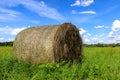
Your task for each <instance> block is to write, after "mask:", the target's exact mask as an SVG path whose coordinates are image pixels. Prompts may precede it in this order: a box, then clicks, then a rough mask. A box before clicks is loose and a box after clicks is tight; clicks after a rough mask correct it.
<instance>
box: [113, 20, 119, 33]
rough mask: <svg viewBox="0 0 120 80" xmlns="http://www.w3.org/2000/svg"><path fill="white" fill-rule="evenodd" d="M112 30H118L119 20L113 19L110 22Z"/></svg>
mask: <svg viewBox="0 0 120 80" xmlns="http://www.w3.org/2000/svg"><path fill="white" fill-rule="evenodd" d="M112 30H113V31H118V30H120V20H115V21H114V22H113V24H112Z"/></svg>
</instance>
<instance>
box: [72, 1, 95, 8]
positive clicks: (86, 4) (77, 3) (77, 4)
mask: <svg viewBox="0 0 120 80" xmlns="http://www.w3.org/2000/svg"><path fill="white" fill-rule="evenodd" d="M92 3H94V0H76V1H75V3H73V4H71V6H83V7H86V6H89V5H91V4H92Z"/></svg>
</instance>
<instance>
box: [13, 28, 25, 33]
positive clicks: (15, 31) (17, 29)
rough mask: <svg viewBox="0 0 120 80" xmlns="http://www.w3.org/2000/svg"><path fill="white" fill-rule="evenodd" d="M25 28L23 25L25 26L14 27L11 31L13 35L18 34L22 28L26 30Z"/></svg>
mask: <svg viewBox="0 0 120 80" xmlns="http://www.w3.org/2000/svg"><path fill="white" fill-rule="evenodd" d="M24 29H25V27H23V28H15V29H13V30H12V31H11V34H12V35H17V34H18V33H19V32H20V31H22V30H24Z"/></svg>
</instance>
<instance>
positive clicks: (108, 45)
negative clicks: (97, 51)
mask: <svg viewBox="0 0 120 80" xmlns="http://www.w3.org/2000/svg"><path fill="white" fill-rule="evenodd" d="M83 46H85V47H120V43H111V44H104V43H97V44H83Z"/></svg>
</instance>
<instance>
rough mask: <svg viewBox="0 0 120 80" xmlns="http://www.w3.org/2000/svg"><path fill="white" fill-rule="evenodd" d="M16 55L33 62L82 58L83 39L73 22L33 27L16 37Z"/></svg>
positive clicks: (14, 45) (18, 57)
mask: <svg viewBox="0 0 120 80" xmlns="http://www.w3.org/2000/svg"><path fill="white" fill-rule="evenodd" d="M13 48H14V57H15V58H16V59H18V60H23V61H26V62H29V63H31V64H39V63H48V62H51V63H53V62H59V61H61V60H72V61H73V60H74V59H78V60H81V59H82V39H81V37H80V34H79V30H78V29H77V28H76V27H75V26H74V25H72V24H71V23H64V24H61V25H50V26H41V27H31V28H28V29H25V30H23V31H21V32H20V33H19V34H18V35H17V36H16V38H15V41H14V44H13Z"/></svg>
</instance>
